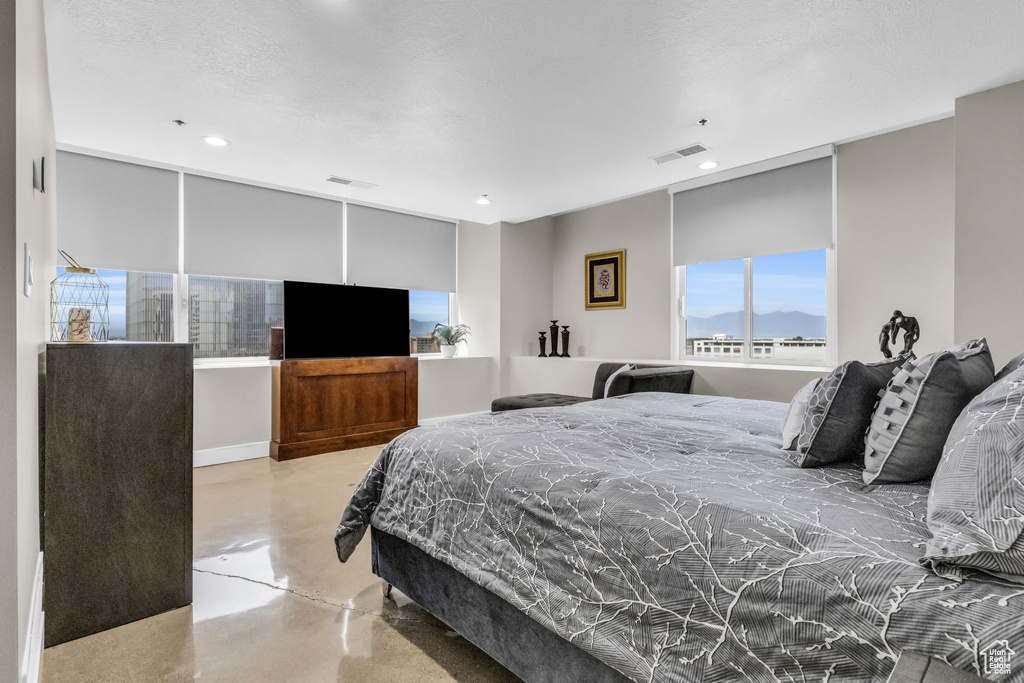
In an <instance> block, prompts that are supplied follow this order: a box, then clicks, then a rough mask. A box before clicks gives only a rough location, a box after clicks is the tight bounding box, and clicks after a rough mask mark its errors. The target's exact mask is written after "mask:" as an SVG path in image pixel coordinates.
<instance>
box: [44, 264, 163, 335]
mask: <svg viewBox="0 0 1024 683" xmlns="http://www.w3.org/2000/svg"><path fill="white" fill-rule="evenodd" d="M63 272H64V268H63V266H58V267H57V275H60V274H61V273H63ZM96 274H97V275H98V276H99V277H100V279H102V280H103V281H104V282H106V283H107V286H109V287H110V291H109V297H110V298H109V300H108V312H109V315H110V330H109V333H108V336H107V339H109V340H111V341H148V342H170V341H174V276H173V275H171V274H169V273H143V272H138V271H134V270H108V269H97V271H96Z"/></svg>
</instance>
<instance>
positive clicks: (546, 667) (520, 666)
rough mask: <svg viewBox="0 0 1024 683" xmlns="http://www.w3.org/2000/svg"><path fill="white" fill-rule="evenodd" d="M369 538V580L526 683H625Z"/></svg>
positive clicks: (508, 608)
mask: <svg viewBox="0 0 1024 683" xmlns="http://www.w3.org/2000/svg"><path fill="white" fill-rule="evenodd" d="M370 534H371V537H372V543H373V549H372V554H373V573H374V574H376V575H377V576H379V577H381V578H382V579H383V580H384V581H386V582H388V583H389V584H391V585H392V586H394V587H395V588H397V589H398V590H400V591H402V593H404V594H405V595H407V596H409V598H410V599H411V600H413V601H414V602H416V603H417V604H419V605H420V606H421V607H423V608H424V609H425V610H427V611H428V612H430V613H431V614H433V615H434V616H435V617H437V618H438V619H440V620H441V621H443V622H444V623H446V624H447V625H448V626H450V627H451V628H452V629H454V630H455V631H456V632H458V633H459V634H460V635H461V636H462V637H464V638H465V639H466V640H468V641H469V642H471V643H473V644H474V645H476V646H477V647H478V648H480V649H481V650H483V651H484V652H486V653H487V654H488V655H490V656H491V657H492V658H494V659H495V660H496V661H497V662H498V663H499V664H501V665H502V666H504V667H505V668H507V669H508V670H509V671H511V672H512V673H514V674H515V675H517V676H519V677H520V678H522V679H523V680H524V681H527V683H564V681H590V682H593V683H623V682H625V681H628V680H629V679H627V678H626V677H625V676H623V675H622V674H620V673H619V672H618V671H616V670H615V669H612V668H611V667H609V666H607V665H606V664H603V663H601V662H600V661H598V660H597V659H595V658H594V657H593V656H592V655H590V654H588V653H587V652H584V651H583V650H581V649H579V648H578V647H576V646H575V645H573V644H572V643H570V642H569V641H567V640H565V639H564V638H562V637H561V636H559V635H557V634H556V633H554V632H553V631H550V630H548V629H547V628H545V627H544V626H541V625H540V624H538V623H537V622H536V621H534V620H533V619H531V618H530V617H529V616H527V615H526V614H525V613H523V612H521V611H519V610H518V609H517V608H515V607H513V606H512V605H510V604H509V603H507V602H505V601H504V600H502V599H501V598H499V597H498V596H497V595H495V594H494V593H492V592H490V591H489V590H487V589H486V588H482V587H481V586H479V585H477V584H476V583H474V582H473V581H472V580H470V579H469V578H467V577H466V576H464V575H463V574H460V573H459V572H458V571H456V570H455V569H453V568H452V567H450V566H449V565H447V564H445V563H444V562H441V561H440V560H437V559H434V558H433V557H431V556H430V555H428V554H427V553H425V552H423V551H422V550H420V549H419V548H417V547H416V546H414V545H412V544H411V543H408V542H406V541H403V540H402V539H400V538H398V537H396V536H392V535H390V534H387V533H385V532H383V531H380V530H378V529H376V528H372V527H371V530H370Z"/></svg>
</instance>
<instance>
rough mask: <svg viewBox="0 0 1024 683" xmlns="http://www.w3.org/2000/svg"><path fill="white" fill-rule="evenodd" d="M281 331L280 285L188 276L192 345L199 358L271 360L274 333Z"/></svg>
mask: <svg viewBox="0 0 1024 683" xmlns="http://www.w3.org/2000/svg"><path fill="white" fill-rule="evenodd" d="M282 325H284V284H283V283H282V282H280V281H278V280H248V279H244V278H233V277H210V276H206V275H189V276H188V341H189V343H191V344H195V346H196V352H195V357H196V358H247V357H262V356H268V355H270V328H271V327H281V326H282Z"/></svg>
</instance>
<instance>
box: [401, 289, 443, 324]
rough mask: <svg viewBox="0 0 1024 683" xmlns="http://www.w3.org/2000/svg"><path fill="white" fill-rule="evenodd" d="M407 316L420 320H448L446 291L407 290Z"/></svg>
mask: <svg viewBox="0 0 1024 683" xmlns="http://www.w3.org/2000/svg"><path fill="white" fill-rule="evenodd" d="M409 317H410V318H412V319H413V320H419V321H420V322H442V323H447V322H448V292H417V291H410V292H409Z"/></svg>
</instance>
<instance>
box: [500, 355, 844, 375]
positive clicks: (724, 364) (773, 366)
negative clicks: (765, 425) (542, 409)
mask: <svg viewBox="0 0 1024 683" xmlns="http://www.w3.org/2000/svg"><path fill="white" fill-rule="evenodd" d="M512 358H515V359H516V360H520V359H524V360H525V359H534V358H536V359H537V360H538V362H540V357H538V356H512ZM559 360H560V361H562V362H569V363H573V362H590V363H641V364H648V365H683V366H687V367H694V368H737V369H744V370H789V371H795V372H829V371H830V370H832V369H833V368H834V367H835V366H833V365H824V364H822V365H806V364H787V363H766V362H762V363H750V362H741V361H709V360H697V359H696V358H677V359H675V360H665V359H661V358H655V359H650V358H591V357H589V356H573V357H572V358H561V359H559ZM543 362H545V363H547V362H549V361H547V360H545V361H543Z"/></svg>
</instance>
